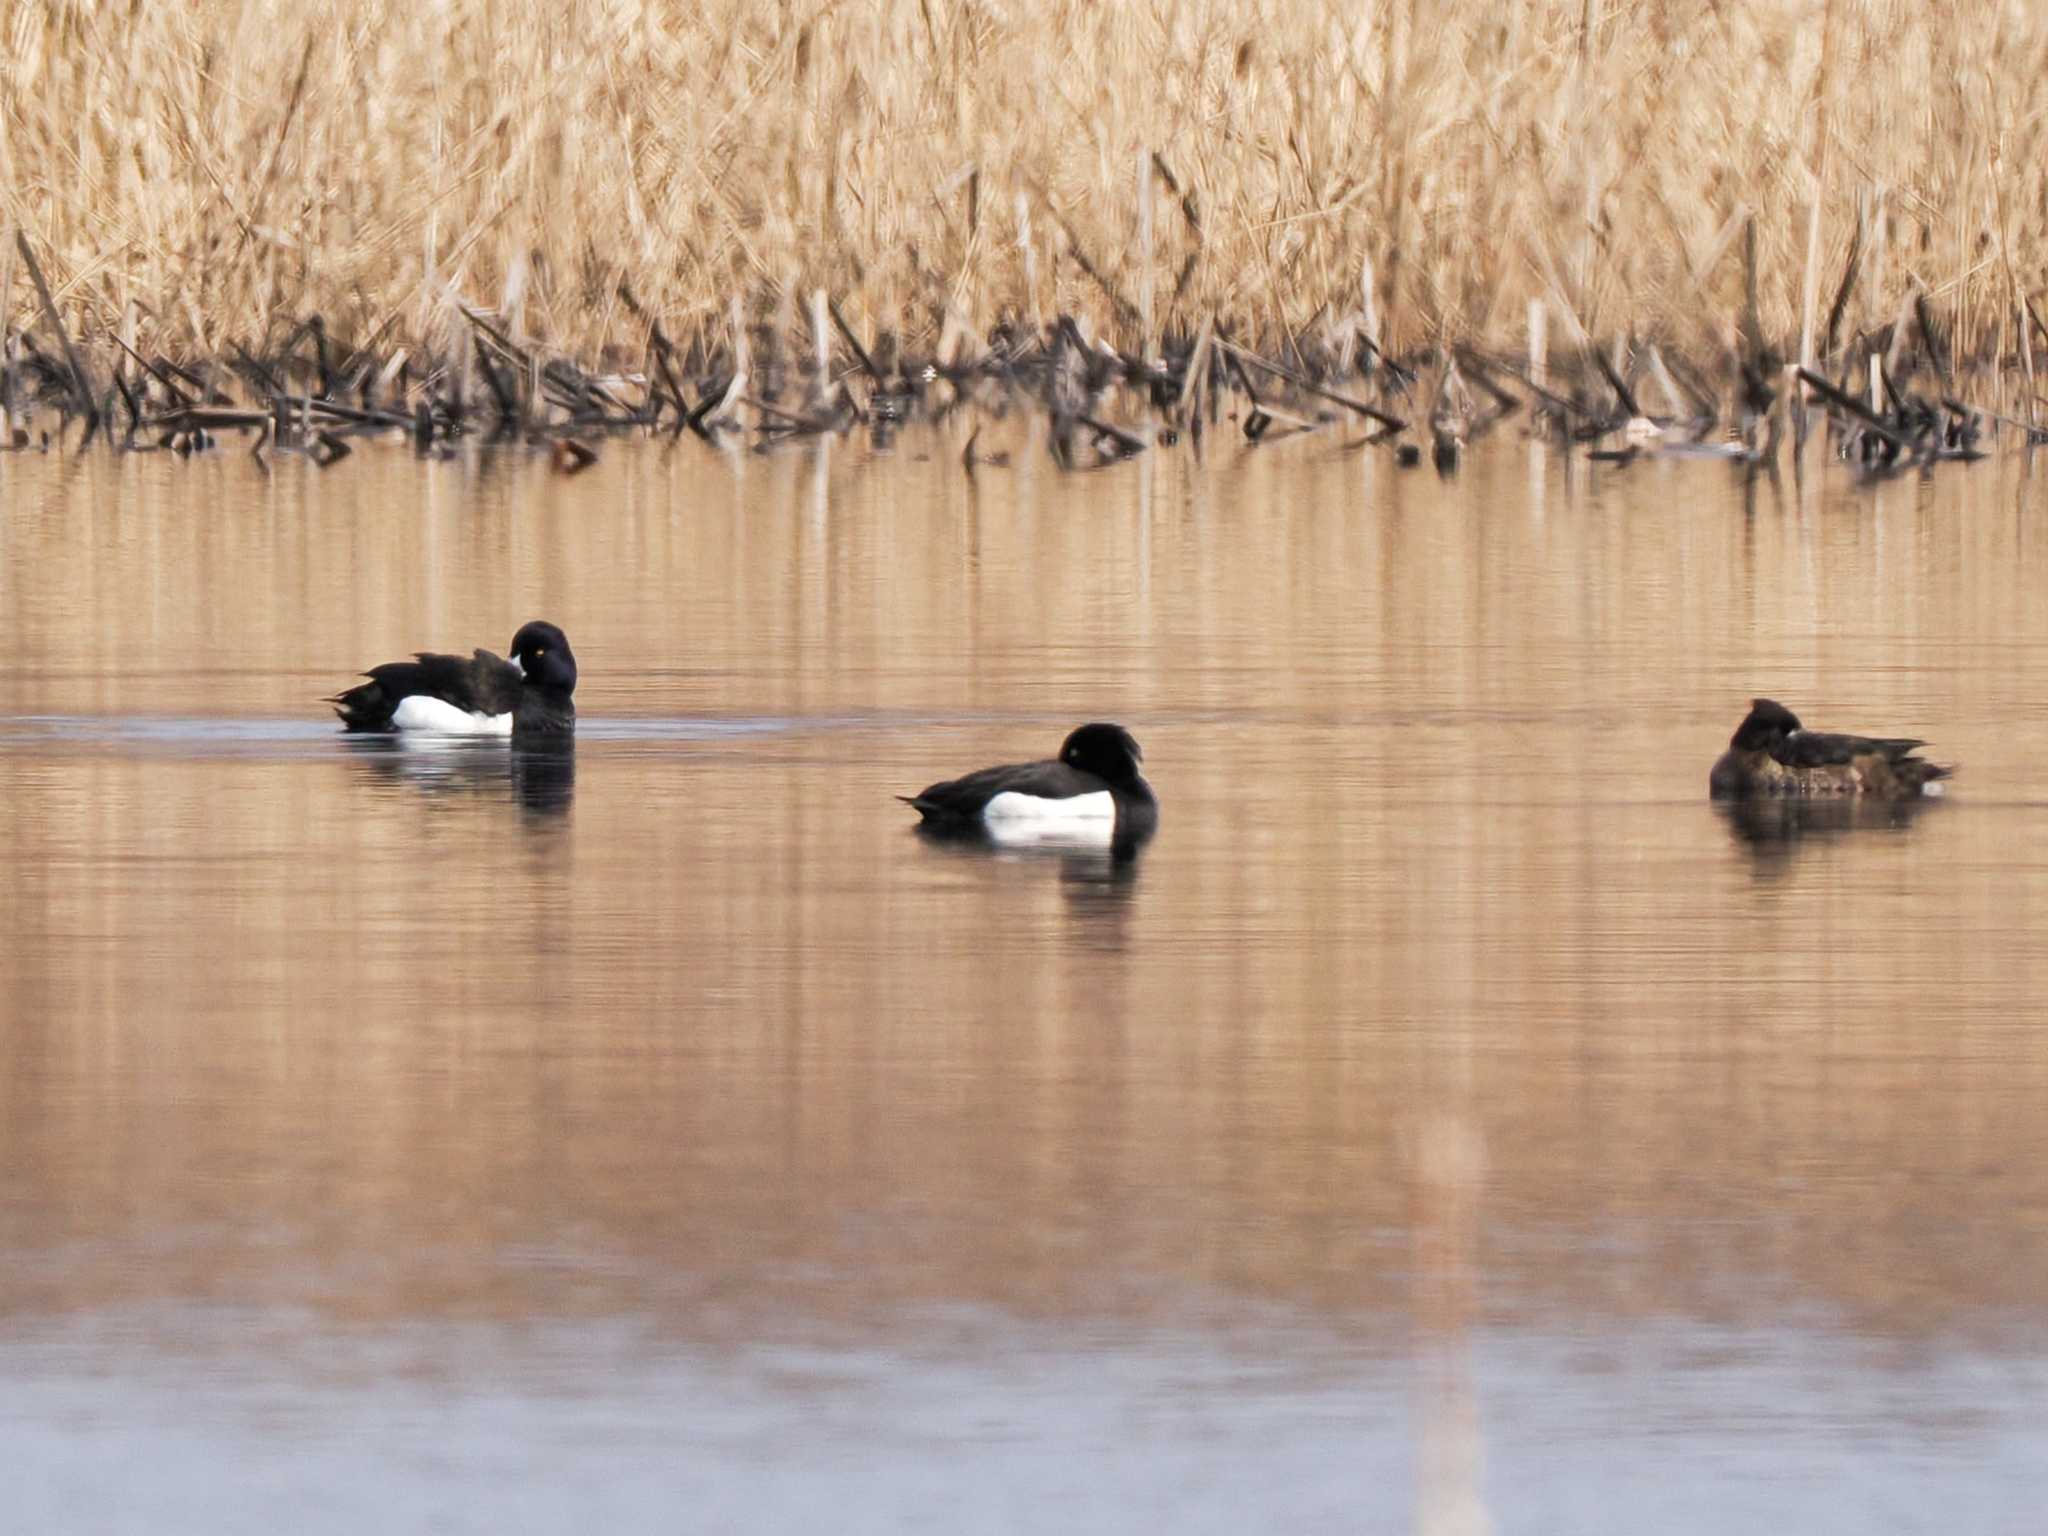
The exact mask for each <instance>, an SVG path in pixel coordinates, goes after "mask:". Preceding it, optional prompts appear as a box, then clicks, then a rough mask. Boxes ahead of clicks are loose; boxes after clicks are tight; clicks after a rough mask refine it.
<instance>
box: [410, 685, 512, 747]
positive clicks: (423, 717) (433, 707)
mask: <svg viewBox="0 0 2048 1536" xmlns="http://www.w3.org/2000/svg"><path fill="white" fill-rule="evenodd" d="M391 723H392V725H393V726H395V727H396V728H397V729H399V730H401V731H418V732H420V733H422V734H424V735H433V736H510V735H511V734H512V712H511V711H510V710H507V711H506V712H505V713H504V714H502V715H484V714H475V713H472V712H471V711H469V710H466V709H461V708H458V707H457V706H456V705H453V704H450V703H449V702H448V701H447V700H446V699H437V698H435V697H434V696H433V695H432V694H431V693H409V694H407V695H406V696H405V697H404V698H403V699H400V700H399V701H398V708H396V709H394V710H393V711H392V712H391Z"/></svg>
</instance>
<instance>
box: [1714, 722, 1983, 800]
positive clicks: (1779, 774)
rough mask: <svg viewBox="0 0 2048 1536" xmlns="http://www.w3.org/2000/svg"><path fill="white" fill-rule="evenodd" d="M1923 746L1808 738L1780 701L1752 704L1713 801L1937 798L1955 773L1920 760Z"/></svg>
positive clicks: (1722, 766)
mask: <svg viewBox="0 0 2048 1536" xmlns="http://www.w3.org/2000/svg"><path fill="white" fill-rule="evenodd" d="M1925 745H1926V743H1925V742H1923V741H1917V740H1914V739H1912V738H1910V737H1905V736H1850V735H1844V734H1840V733H1837V732H1830V731H1809V730H1808V729H1806V727H1805V726H1804V725H1802V724H1801V723H1800V721H1799V717H1798V716H1797V715H1795V714H1793V713H1792V711H1791V710H1789V709H1787V708H1786V707H1785V706H1784V705H1782V704H1780V703H1779V702H1778V701H1777V700H1775V699H1752V700H1750V705H1749V713H1748V714H1747V715H1746V716H1744V718H1743V721H1742V724H1741V725H1739V726H1737V727H1736V728H1735V734H1734V736H1733V737H1731V738H1730V739H1729V742H1728V750H1727V751H1726V752H1724V753H1722V754H1721V758H1720V761H1718V762H1716V763H1715V764H1714V767H1713V771H1712V772H1711V773H1710V774H1709V775H1708V776H1707V793H1708V795H1709V796H1710V797H1712V798H1713V799H1716V800H1747V799H1752V798H1768V797H1773V796H1785V797H1798V798H1829V797H1840V796H1849V795H1867V796H1871V797H1874V798H1877V799H1882V800H1914V799H1918V798H1920V797H1921V796H1923V795H1927V796H1931V795H1939V794H1940V793H1941V792H1942V787H1943V786H1942V783H1941V781H1942V780H1943V779H1946V778H1947V777H1948V776H1949V775H1950V774H1951V773H1953V772H1954V771H1955V770H1954V769H1953V768H1952V767H1948V766H1945V765H1943V764H1941V763H1930V762H1928V761H1927V760H1926V759H1925V758H1922V757H1918V756H1916V755H1915V754H1916V753H1917V752H1918V751H1919V750H1920V748H1921V747H1923V746H1925Z"/></svg>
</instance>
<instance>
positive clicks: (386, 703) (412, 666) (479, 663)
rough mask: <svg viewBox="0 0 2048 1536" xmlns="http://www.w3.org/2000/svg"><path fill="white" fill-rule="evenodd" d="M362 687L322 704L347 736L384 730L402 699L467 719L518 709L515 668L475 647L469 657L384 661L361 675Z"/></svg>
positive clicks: (423, 654) (433, 656)
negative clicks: (443, 707) (435, 702)
mask: <svg viewBox="0 0 2048 1536" xmlns="http://www.w3.org/2000/svg"><path fill="white" fill-rule="evenodd" d="M363 676H364V677H366V678H367V679H368V681H367V682H362V683H358V684H357V685H356V686H355V687H353V688H350V689H347V690H345V691H344V692H341V693H338V694H336V695H335V696H334V697H333V698H331V699H329V700H328V701H327V702H328V703H330V704H332V705H333V706H334V712H335V714H336V715H338V716H340V717H341V723H342V724H343V726H345V727H346V728H347V729H349V730H351V731H388V730H390V729H392V728H393V719H392V717H393V716H394V715H395V714H397V712H398V708H399V706H400V705H401V704H403V703H404V702H405V701H406V700H407V699H408V698H412V697H415V696H419V695H424V696H426V697H429V698H435V699H439V700H441V701H442V702H443V703H445V704H449V705H452V706H453V707H454V708H456V709H459V710H462V711H464V712H465V713H467V714H470V715H481V716H489V717H495V716H498V715H506V714H510V713H511V712H512V711H513V710H514V709H516V708H517V707H518V705H519V699H520V675H519V669H518V668H517V667H515V666H513V665H512V663H511V662H509V661H506V660H504V659H503V658H502V657H500V656H498V655H496V654H495V653H493V652H491V651H486V650H483V649H481V648H479V649H478V650H477V652H476V653H475V654H474V655H473V656H442V655H436V654H434V653H433V652H429V651H422V652H420V653H419V654H417V655H416V656H414V658H413V659H412V660H411V661H387V662H385V663H384V665H382V666H380V667H372V668H370V670H369V671H368V672H365V673H364V674H363Z"/></svg>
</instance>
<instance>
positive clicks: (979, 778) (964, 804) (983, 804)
mask: <svg viewBox="0 0 2048 1536" xmlns="http://www.w3.org/2000/svg"><path fill="white" fill-rule="evenodd" d="M1108 789H1109V784H1108V783H1107V782H1106V781H1105V780H1103V779H1100V778H1098V777H1096V775H1094V774H1092V773H1087V772H1084V771H1083V770H1081V769H1078V768H1073V767H1070V766H1068V765H1067V764H1066V763H1063V762H1060V761H1058V760H1057V759H1054V758H1048V759H1046V760H1045V761H1044V762H1038V763H1007V764H1005V765H1003V766H1002V767H1000V768H984V769H982V770H981V771H980V772H978V773H970V774H967V775H966V776H965V777H962V778H958V779H947V780H945V781H944V782H942V783H938V784H934V785H932V786H931V787H930V788H929V789H926V790H923V791H921V792H920V793H918V794H915V795H899V796H898V797H897V798H898V799H900V800H902V801H904V802H905V803H906V804H909V805H914V806H916V807H917V809H918V811H919V812H920V814H922V815H923V817H924V819H925V820H926V821H940V822H943V821H971V820H974V819H976V818H978V817H980V816H981V815H982V814H983V813H984V812H986V811H987V810H988V806H989V802H990V801H991V800H993V799H995V798H996V796H998V795H1024V796H1029V797H1031V798H1032V799H1036V800H1071V799H1073V798H1075V797H1076V796H1080V795H1096V794H1102V793H1105V792H1107V791H1108Z"/></svg>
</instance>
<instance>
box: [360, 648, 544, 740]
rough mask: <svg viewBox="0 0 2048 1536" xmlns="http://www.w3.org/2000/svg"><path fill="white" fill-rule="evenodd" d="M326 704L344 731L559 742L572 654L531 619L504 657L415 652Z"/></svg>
mask: <svg viewBox="0 0 2048 1536" xmlns="http://www.w3.org/2000/svg"><path fill="white" fill-rule="evenodd" d="M363 676H364V677H366V678H367V679H369V680H368V681H367V682H362V683H358V684H356V686H355V687H353V688H349V689H346V690H344V691H343V692H341V693H337V694H335V695H334V697H332V698H331V699H329V700H328V701H327V702H328V703H330V704H332V705H333V706H334V713H335V714H336V715H338V716H339V717H340V719H341V723H342V726H343V728H344V729H346V730H350V731H403V732H418V733H420V734H424V735H434V736H500V737H504V736H509V737H511V738H512V739H513V740H514V741H527V740H534V739H542V738H548V737H553V738H557V739H559V738H562V737H566V736H568V735H569V734H570V733H571V732H573V731H574V730H575V729H576V701H575V697H574V695H575V692H576V656H575V653H574V652H572V651H571V650H570V649H569V640H568V637H567V636H565V635H564V634H563V633H562V632H561V631H560V630H559V629H557V628H555V626H554V625H552V624H549V623H546V622H545V621H543V620H539V619H536V620H535V621H534V622H532V623H531V624H525V625H522V626H521V627H520V630H519V633H518V634H516V635H514V636H513V637H512V659H511V660H510V661H506V660H504V659H503V658H502V657H499V656H495V655H493V654H492V653H491V652H489V651H486V650H482V649H479V650H478V651H476V652H475V654H473V655H470V656H440V655H435V654H433V653H431V652H426V651H422V652H420V653H419V654H417V655H416V656H414V657H413V659H412V660H411V661H387V662H385V663H384V665H382V666H380V667H372V668H370V670H369V671H368V672H365V673H364V674H363Z"/></svg>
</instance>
